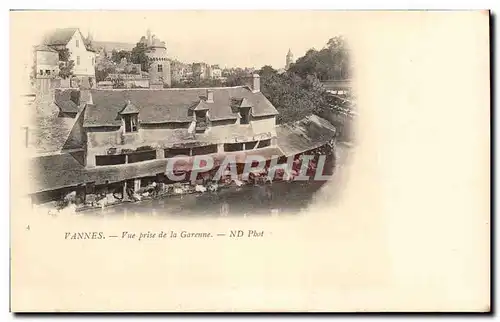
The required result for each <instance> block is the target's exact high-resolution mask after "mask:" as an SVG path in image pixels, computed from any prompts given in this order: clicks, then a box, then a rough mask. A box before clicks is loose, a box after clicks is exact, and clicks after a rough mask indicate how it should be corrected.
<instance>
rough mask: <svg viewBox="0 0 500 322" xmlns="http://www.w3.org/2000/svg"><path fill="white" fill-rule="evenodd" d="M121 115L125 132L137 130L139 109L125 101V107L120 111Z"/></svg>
mask: <svg viewBox="0 0 500 322" xmlns="http://www.w3.org/2000/svg"><path fill="white" fill-rule="evenodd" d="M120 115H121V116H122V120H123V126H124V128H125V133H130V132H137V131H138V124H139V120H138V115H139V109H138V108H137V106H135V105H134V104H132V102H130V100H129V101H127V104H126V105H125V107H124V108H123V109H122V110H121V111H120Z"/></svg>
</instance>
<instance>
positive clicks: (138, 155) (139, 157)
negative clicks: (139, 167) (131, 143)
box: [128, 150, 156, 163]
mask: <svg viewBox="0 0 500 322" xmlns="http://www.w3.org/2000/svg"><path fill="white" fill-rule="evenodd" d="M154 159H156V151H155V150H152V151H142V152H134V153H130V154H129V155H128V163H136V162H142V161H147V160H154Z"/></svg>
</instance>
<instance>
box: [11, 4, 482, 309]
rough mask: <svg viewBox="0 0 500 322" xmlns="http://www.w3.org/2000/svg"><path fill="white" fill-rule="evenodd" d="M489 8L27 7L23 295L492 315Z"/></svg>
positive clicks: (20, 119) (127, 305) (20, 98)
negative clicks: (476, 9) (138, 9)
mask: <svg viewBox="0 0 500 322" xmlns="http://www.w3.org/2000/svg"><path fill="white" fill-rule="evenodd" d="M489 19H490V17H489V12H487V11H462V12H453V11H448V12H429V11H421V12H419V11H412V12H404V11H400V12H397V11H393V12H383V11H378V12H375V11H374V12H369V11H366V12H362V11H352V12H349V11H342V12H340V11H339V12H336V11H11V12H10V27H11V29H10V76H11V77H10V86H11V105H10V111H11V115H12V117H11V138H10V140H11V147H12V148H11V156H10V162H11V213H10V222H11V227H10V232H11V310H12V311H13V312H192V311H201V312H226V311H232V312H234V311H238V312H263V311H264V312H270V311H276V312H297V311H307V312H316V311H330V312H393V311H398V312H401V311H408V312H412V311H419V312H435V311H440V312H458V311H470V312H488V311H489V310H490V293H489V290H490V246H489V245H490V226H489V225H490V178H489V175H490V171H489V166H490V163H489V162H490V150H489V149H490V77H489V68H490V66H489V59H490V57H489V51H490V48H489Z"/></svg>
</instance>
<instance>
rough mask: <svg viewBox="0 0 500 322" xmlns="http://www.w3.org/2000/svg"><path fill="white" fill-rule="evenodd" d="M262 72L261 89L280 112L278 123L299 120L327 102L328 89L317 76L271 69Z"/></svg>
mask: <svg viewBox="0 0 500 322" xmlns="http://www.w3.org/2000/svg"><path fill="white" fill-rule="evenodd" d="M261 74H262V75H261V91H262V93H263V94H264V95H265V96H266V97H267V98H268V99H269V101H270V102H271V103H272V104H273V105H274V107H276V109H277V110H278V112H279V113H280V114H279V115H278V117H277V123H291V122H295V121H298V120H300V119H302V118H304V117H306V116H308V115H311V114H313V113H318V112H319V111H320V109H322V108H324V106H325V105H326V104H327V95H326V91H325V90H324V88H323V87H322V85H321V83H320V82H319V81H318V80H317V79H316V78H315V77H312V76H308V77H306V78H301V77H299V76H297V75H295V74H293V73H283V74H278V73H277V72H273V71H272V70H270V69H268V70H267V71H263V72H262V73H261Z"/></svg>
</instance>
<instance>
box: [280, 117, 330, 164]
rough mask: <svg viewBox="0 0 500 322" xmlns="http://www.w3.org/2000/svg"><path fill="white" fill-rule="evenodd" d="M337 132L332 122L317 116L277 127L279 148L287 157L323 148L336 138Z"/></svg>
mask: <svg viewBox="0 0 500 322" xmlns="http://www.w3.org/2000/svg"><path fill="white" fill-rule="evenodd" d="M335 131H336V130H335V127H334V126H333V125H332V124H331V123H330V122H328V121H327V120H325V119H323V118H321V117H319V116H317V115H310V116H308V117H306V118H304V119H303V120H300V121H298V122H295V123H293V124H282V125H280V126H277V127H276V134H277V137H278V146H279V147H280V148H281V150H282V151H283V152H284V154H285V155H287V156H289V155H293V154H297V153H302V152H305V151H309V150H312V149H314V148H317V147H319V146H322V145H323V144H325V143H327V142H328V141H330V140H332V139H333V138H334V137H335Z"/></svg>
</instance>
